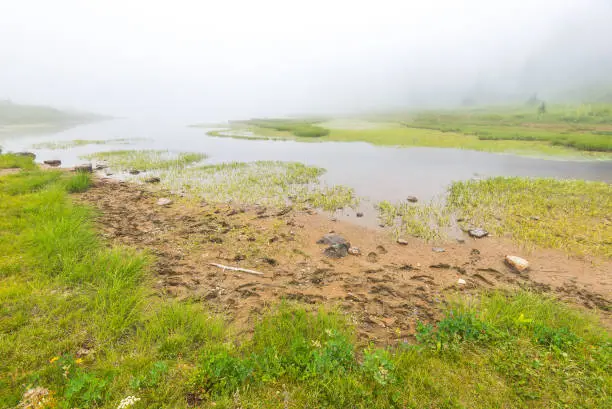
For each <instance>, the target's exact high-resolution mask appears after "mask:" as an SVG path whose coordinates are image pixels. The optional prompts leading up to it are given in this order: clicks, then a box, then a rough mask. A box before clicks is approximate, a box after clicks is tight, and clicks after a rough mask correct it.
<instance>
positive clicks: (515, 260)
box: [505, 256, 529, 273]
mask: <svg viewBox="0 0 612 409" xmlns="http://www.w3.org/2000/svg"><path fill="white" fill-rule="evenodd" d="M505 262H506V264H508V265H509V266H510V267H512V268H513V269H515V270H516V271H518V272H519V273H522V272H523V271H525V270H527V269H528V268H529V262H528V261H527V260H525V259H524V258H520V257H518V256H506V258H505Z"/></svg>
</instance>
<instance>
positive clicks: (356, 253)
mask: <svg viewBox="0 0 612 409" xmlns="http://www.w3.org/2000/svg"><path fill="white" fill-rule="evenodd" d="M348 253H349V254H351V255H353V256H360V255H361V250H360V249H359V247H350V248H349V249H348Z"/></svg>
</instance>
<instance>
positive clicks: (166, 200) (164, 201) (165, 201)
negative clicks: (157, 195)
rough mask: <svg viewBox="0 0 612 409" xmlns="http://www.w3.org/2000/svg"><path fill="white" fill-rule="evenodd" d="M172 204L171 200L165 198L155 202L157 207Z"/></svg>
mask: <svg viewBox="0 0 612 409" xmlns="http://www.w3.org/2000/svg"><path fill="white" fill-rule="evenodd" d="M171 204H172V200H170V199H168V198H166V197H162V198H161V199H159V200H158V201H157V205H158V206H168V205H171Z"/></svg>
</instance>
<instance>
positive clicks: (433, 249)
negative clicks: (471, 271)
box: [431, 247, 446, 253]
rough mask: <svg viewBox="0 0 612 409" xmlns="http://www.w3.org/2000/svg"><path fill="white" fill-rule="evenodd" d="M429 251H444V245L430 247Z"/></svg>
mask: <svg viewBox="0 0 612 409" xmlns="http://www.w3.org/2000/svg"><path fill="white" fill-rule="evenodd" d="M431 251H433V252H434V253H444V252H445V251H446V250H445V249H444V247H432V248H431Z"/></svg>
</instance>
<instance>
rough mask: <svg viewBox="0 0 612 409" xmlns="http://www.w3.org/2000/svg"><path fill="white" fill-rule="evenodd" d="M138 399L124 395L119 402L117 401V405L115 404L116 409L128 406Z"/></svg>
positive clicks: (124, 408) (123, 408)
mask: <svg viewBox="0 0 612 409" xmlns="http://www.w3.org/2000/svg"><path fill="white" fill-rule="evenodd" d="M139 400H140V398H137V397H136V396H126V397H125V398H123V399H121V402H119V406H117V409H126V408H129V407H130V406H132V405H134V404H136V402H138V401H139Z"/></svg>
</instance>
